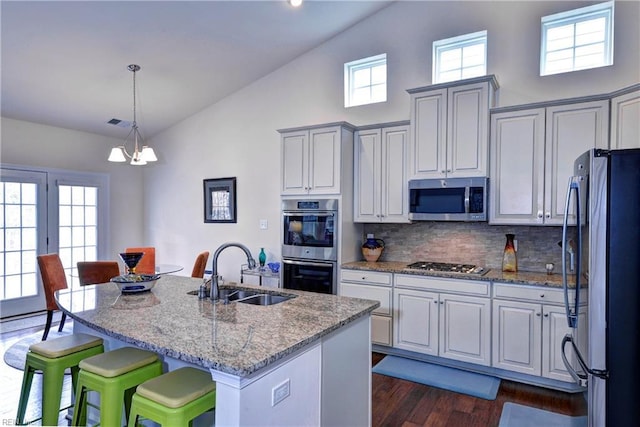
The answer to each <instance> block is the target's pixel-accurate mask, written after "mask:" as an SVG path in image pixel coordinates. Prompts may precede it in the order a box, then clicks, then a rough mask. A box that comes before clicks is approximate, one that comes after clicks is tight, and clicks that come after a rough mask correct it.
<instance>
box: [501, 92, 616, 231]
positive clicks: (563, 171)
mask: <svg viewBox="0 0 640 427" xmlns="http://www.w3.org/2000/svg"><path fill="white" fill-rule="evenodd" d="M608 132H609V100H608V99H601V100H595V101H586V102H575V103H558V104H554V105H547V106H545V105H537V106H535V107H534V106H532V107H531V108H524V109H517V108H515V109H512V108H504V109H496V110H494V112H492V114H491V175H490V176H491V179H490V185H491V191H489V196H490V204H489V206H490V209H489V222H490V223H492V224H538V225H542V224H544V225H562V220H563V215H564V209H565V206H564V205H565V198H566V192H567V184H568V181H569V177H570V176H572V175H573V163H574V161H575V159H576V158H577V157H578V156H579V155H580V154H582V153H584V152H585V151H587V150H589V149H591V148H608V146H609V144H608V141H609V139H608ZM570 221H571V219H570Z"/></svg>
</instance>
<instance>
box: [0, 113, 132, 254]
mask: <svg viewBox="0 0 640 427" xmlns="http://www.w3.org/2000/svg"><path fill="white" fill-rule="evenodd" d="M0 125H1V128H2V129H1V137H2V139H1V141H0V148H1V151H0V162H1V163H10V164H14V165H20V166H35V167H41V168H54V169H66V170H73V171H83V172H101V173H108V174H109V175H110V178H109V181H110V182H109V187H110V188H109V190H110V193H111V194H110V199H109V200H110V202H109V205H110V206H109V208H110V209H109V216H110V224H111V225H110V235H111V236H110V245H109V246H110V247H108V248H107V250H108V251H109V253H110V259H119V257H118V253H119V252H121V251H122V249H124V248H125V247H126V246H134V245H138V244H142V243H144V240H143V237H144V236H143V227H142V224H143V209H142V201H141V200H142V197H141V196H142V192H143V191H142V182H143V181H142V170H141V169H139V168H132V167H131V166H126V165H123V164H114V163H109V162H107V157H108V155H109V151H110V150H111V147H113V146H115V145H119V144H122V141H121V140H119V139H114V138H108V137H105V136H99V135H95V134H91V133H86V132H78V131H74V130H68V129H61V128H56V127H52V126H45V125H39V124H35V123H30V122H24V121H20V120H13V119H8V118H6V117H2V119H1V121H0Z"/></svg>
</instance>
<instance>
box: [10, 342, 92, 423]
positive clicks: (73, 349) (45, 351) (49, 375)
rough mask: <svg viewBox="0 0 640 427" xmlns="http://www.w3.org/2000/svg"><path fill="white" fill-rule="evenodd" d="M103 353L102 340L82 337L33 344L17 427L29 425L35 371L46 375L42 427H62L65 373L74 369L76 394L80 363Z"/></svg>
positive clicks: (26, 370) (17, 417)
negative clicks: (43, 426)
mask: <svg viewBox="0 0 640 427" xmlns="http://www.w3.org/2000/svg"><path fill="white" fill-rule="evenodd" d="M103 351H104V346H103V342H102V338H98V337H94V336H93V335H88V334H79V333H78V334H72V335H68V336H64V337H60V338H56V339H52V340H48V341H42V342H39V343H36V344H32V345H31V346H30V347H29V352H28V353H27V358H26V361H25V364H24V374H23V376H22V389H21V390H20V400H19V402H18V415H17V416H16V424H24V423H25V422H24V414H25V411H26V410H27V404H28V402H29V394H30V393H31V384H32V382H33V374H34V373H35V371H37V370H40V371H42V425H58V417H59V414H60V410H61V408H60V398H61V396H62V383H63V381H64V372H65V370H66V369H67V368H70V369H71V382H72V384H73V389H72V390H75V385H76V383H77V380H78V370H79V368H78V365H79V363H80V362H81V361H82V360H83V359H86V358H87V357H92V356H95V355H98V354H100V353H102V352H103ZM65 409H66V408H65ZM33 421H35V420H33Z"/></svg>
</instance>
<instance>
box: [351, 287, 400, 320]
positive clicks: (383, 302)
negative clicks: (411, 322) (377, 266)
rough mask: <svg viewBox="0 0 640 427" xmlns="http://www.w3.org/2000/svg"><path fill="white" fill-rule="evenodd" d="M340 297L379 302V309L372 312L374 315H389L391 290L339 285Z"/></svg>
mask: <svg viewBox="0 0 640 427" xmlns="http://www.w3.org/2000/svg"><path fill="white" fill-rule="evenodd" d="M340 295H342V296H345V297H353V298H363V299H370V300H374V301H378V302H380V307H378V308H376V309H375V310H373V313H376V314H385V315H387V316H390V315H391V288H390V287H382V286H371V285H361V284H355V283H345V282H341V283H340Z"/></svg>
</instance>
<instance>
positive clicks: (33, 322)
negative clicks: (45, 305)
mask: <svg viewBox="0 0 640 427" xmlns="http://www.w3.org/2000/svg"><path fill="white" fill-rule="evenodd" d="M61 317H62V312H60V311H56V312H54V313H53V321H52V322H51V324H52V325H57V324H59V323H60V318H61ZM46 323H47V313H46V312H40V313H30V314H27V315H23V316H13V317H9V318H5V319H2V321H0V333H5V332H15V331H20V330H22V329H32V328H40V327H41V328H44V325H45V324H46Z"/></svg>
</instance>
